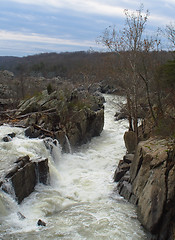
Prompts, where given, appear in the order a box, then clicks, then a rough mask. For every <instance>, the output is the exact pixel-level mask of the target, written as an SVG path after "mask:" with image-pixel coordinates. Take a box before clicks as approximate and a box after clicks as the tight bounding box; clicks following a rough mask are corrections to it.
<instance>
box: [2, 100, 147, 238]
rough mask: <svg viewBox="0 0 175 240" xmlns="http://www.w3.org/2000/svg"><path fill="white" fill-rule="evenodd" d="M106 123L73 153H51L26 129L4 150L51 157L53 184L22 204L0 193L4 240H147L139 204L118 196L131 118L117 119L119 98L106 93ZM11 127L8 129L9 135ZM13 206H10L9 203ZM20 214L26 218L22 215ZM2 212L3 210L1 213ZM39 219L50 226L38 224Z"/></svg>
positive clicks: (41, 187) (10, 153) (37, 190)
mask: <svg viewBox="0 0 175 240" xmlns="http://www.w3.org/2000/svg"><path fill="white" fill-rule="evenodd" d="M105 99H106V103H105V124H104V129H103V131H102V133H101V135H100V136H97V137H94V138H93V139H92V140H91V141H90V142H88V143H86V144H84V145H82V146H81V147H79V148H78V149H77V151H76V152H74V153H73V154H70V153H62V152H61V149H60V146H58V147H57V148H56V147H55V148H54V151H53V153H52V155H51V154H50V151H49V150H48V149H46V147H45V145H44V143H43V140H42V139H37V138H36V139H30V138H26V137H25V136H24V133H23V132H17V133H16V138H14V139H13V141H11V142H7V143H3V145H5V144H6V146H8V147H6V148H3V149H4V150H3V151H1V152H2V154H3V159H4V161H5V162H6V157H7V152H8V158H12V159H13V157H14V156H15V157H16V156H19V155H21V154H22V155H26V154H29V155H30V157H31V158H33V159H34V158H38V156H42V157H43V158H48V163H49V170H50V185H48V186H45V185H43V184H38V185H37V186H36V188H35V191H34V192H33V193H32V194H31V195H30V196H29V197H28V198H26V199H25V200H24V201H23V202H22V203H21V204H20V205H17V203H16V202H15V201H14V200H13V199H12V198H11V197H10V196H8V195H7V194H5V193H3V192H0V201H1V205H0V206H1V210H2V207H3V208H4V211H3V213H4V214H3V216H2V215H1V216H0V223H1V224H0V238H2V239H4V240H8V239H10V238H11V239H12V238H13V239H14V240H17V239H18V240H23V239H26V238H27V240H33V239H36V240H39V239H40V238H42V239H51V240H52V239H57V238H61V239H63V240H64V239H66V240H68V239H70V240H72V239H77V240H82V239H89V240H97V239H99V240H101V239H107V240H114V239H116V240H118V239H121V240H126V239H134V240H140V239H142V240H145V239H146V235H145V233H144V231H143V228H142V227H141V226H140V223H139V221H138V219H137V215H136V211H135V207H134V206H132V205H131V204H130V203H127V202H126V201H125V200H124V199H123V198H122V197H121V196H119V195H118V194H116V192H115V188H116V183H114V182H113V172H114V169H115V168H116V165H117V163H118V162H119V160H120V159H121V157H122V155H124V154H125V151H126V149H125V146H124V142H123V133H124V132H125V131H126V129H127V121H125V120H122V121H118V122H115V121H114V114H115V111H116V106H118V105H117V103H118V102H119V101H124V99H122V98H121V97H118V96H111V95H105ZM9 132H12V129H6V133H9ZM8 206H10V208H9V207H8ZM17 212H21V213H22V214H23V215H24V216H25V217H26V218H25V219H23V220H22V219H19V217H18V215H17ZM1 213H2V211H1ZM38 219H42V220H43V221H44V222H45V223H46V227H44V228H43V227H39V226H37V221H38Z"/></svg>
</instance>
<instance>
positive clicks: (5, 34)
mask: <svg viewBox="0 0 175 240" xmlns="http://www.w3.org/2000/svg"><path fill="white" fill-rule="evenodd" d="M0 39H1V41H3V40H4V41H11V40H13V41H20V42H34V43H46V44H56V45H68V46H79V47H94V46H96V45H95V42H93V41H87V40H82V41H76V40H70V39H63V38H56V37H48V36H45V35H41V34H36V33H31V34H24V33H21V32H12V31H5V30H0Z"/></svg>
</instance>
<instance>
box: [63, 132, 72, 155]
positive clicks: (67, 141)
mask: <svg viewBox="0 0 175 240" xmlns="http://www.w3.org/2000/svg"><path fill="white" fill-rule="evenodd" d="M65 139H66V144H67V148H68V151H69V153H70V154H72V148H71V145H70V142H69V138H68V136H67V135H65Z"/></svg>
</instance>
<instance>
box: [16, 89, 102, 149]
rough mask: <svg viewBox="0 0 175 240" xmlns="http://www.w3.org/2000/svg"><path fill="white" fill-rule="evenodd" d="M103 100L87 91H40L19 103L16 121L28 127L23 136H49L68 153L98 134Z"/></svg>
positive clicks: (100, 126)
mask: <svg viewBox="0 0 175 240" xmlns="http://www.w3.org/2000/svg"><path fill="white" fill-rule="evenodd" d="M103 102H104V98H103V97H102V96H101V95H99V94H94V95H90V94H89V93H88V92H85V91H83V92H81V91H80V92H79V91H77V90H73V91H67V92H66V91H64V92H63V91H54V92H52V93H51V94H48V92H47V91H43V92H42V93H41V94H39V95H38V96H34V97H32V98H30V99H28V100H25V101H22V102H21V104H20V106H19V109H18V111H17V116H16V118H18V119H22V118H24V120H23V121H22V124H23V125H24V126H25V127H28V128H27V130H26V136H29V137H52V138H55V139H57V140H58V141H59V143H60V144H61V146H62V148H63V149H64V150H65V151H68V146H67V144H68V143H67V140H69V142H70V145H71V147H72V148H75V147H77V146H79V145H81V144H83V143H86V142H87V141H89V140H90V139H91V138H92V137H94V136H98V135H100V133H101V131H102V130H103V125H104V109H103V108H104V107H103Z"/></svg>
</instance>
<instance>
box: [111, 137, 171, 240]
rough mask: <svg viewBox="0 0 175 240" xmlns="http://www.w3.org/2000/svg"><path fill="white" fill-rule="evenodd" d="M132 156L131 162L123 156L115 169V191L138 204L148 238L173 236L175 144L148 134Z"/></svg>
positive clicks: (160, 239) (161, 239)
mask: <svg viewBox="0 0 175 240" xmlns="http://www.w3.org/2000/svg"><path fill="white" fill-rule="evenodd" d="M126 156H127V155H126ZM132 156H133V159H132V158H131V161H130V162H126V159H125V158H127V157H124V159H123V161H122V162H124V163H125V168H122V163H120V164H119V167H118V169H117V170H116V173H115V180H116V181H119V184H118V191H119V193H120V194H121V195H122V196H124V197H125V198H126V199H127V200H128V201H130V202H132V203H134V204H136V205H137V210H138V217H139V219H140V222H141V223H142V225H143V226H144V227H145V229H146V230H147V231H148V232H149V233H150V239H155V240H174V239H175V204H174V203H175V148H174V144H173V143H172V142H170V141H168V140H166V139H159V138H150V139H148V140H146V141H142V142H140V143H139V144H138V146H137V148H136V151H135V154H134V155H132ZM126 166H127V169H126ZM121 172H122V174H121Z"/></svg>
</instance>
